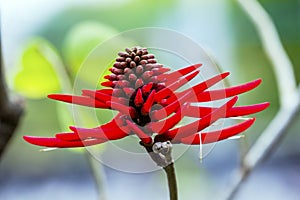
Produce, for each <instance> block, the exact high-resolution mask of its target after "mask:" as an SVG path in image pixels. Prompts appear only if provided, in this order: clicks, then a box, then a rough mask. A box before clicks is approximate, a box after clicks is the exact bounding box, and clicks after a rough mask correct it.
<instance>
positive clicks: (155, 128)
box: [146, 104, 187, 134]
mask: <svg viewBox="0 0 300 200" xmlns="http://www.w3.org/2000/svg"><path fill="white" fill-rule="evenodd" d="M186 107H187V104H185V105H183V106H182V108H181V109H178V111H177V112H176V113H175V114H174V115H173V116H171V117H169V118H167V119H166V120H163V121H159V122H151V123H149V124H148V125H147V126H146V128H149V129H150V130H151V131H152V132H155V133H159V134H163V133H165V132H166V131H168V130H169V129H171V128H173V127H174V126H175V125H176V124H178V123H179V122H180V120H181V119H182V118H183V117H184V115H183V114H182V110H185V109H186Z"/></svg>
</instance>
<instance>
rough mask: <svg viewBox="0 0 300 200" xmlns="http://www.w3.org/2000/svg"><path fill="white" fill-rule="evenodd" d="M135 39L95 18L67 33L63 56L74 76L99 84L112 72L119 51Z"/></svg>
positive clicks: (95, 84)
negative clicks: (109, 69) (105, 74)
mask: <svg viewBox="0 0 300 200" xmlns="http://www.w3.org/2000/svg"><path fill="white" fill-rule="evenodd" d="M133 44H134V42H133V41H132V40H128V39H126V38H124V37H122V36H120V35H117V31H116V30H115V29H113V28H112V27H109V26H107V25H104V24H101V23H99V22H95V21H85V22H81V23H79V24H77V25H75V26H74V27H73V28H72V29H71V30H70V31H69V33H68V34H67V36H66V39H65V42H64V46H63V55H64V58H65V60H66V63H67V67H68V69H69V71H70V72H71V74H72V78H74V79H75V77H76V78H79V79H80V80H82V81H84V82H85V83H87V84H89V85H92V86H93V87H94V86H97V85H98V83H99V78H101V77H103V75H104V73H110V72H108V71H107V70H108V68H109V67H110V65H112V64H113V61H114V59H115V58H116V56H117V53H118V52H119V51H121V50H124V48H125V47H127V46H129V47H130V46H132V45H133Z"/></svg>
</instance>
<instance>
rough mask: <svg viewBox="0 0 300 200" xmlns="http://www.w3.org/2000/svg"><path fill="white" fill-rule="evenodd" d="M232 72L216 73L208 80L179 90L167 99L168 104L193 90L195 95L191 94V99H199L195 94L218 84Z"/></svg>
mask: <svg viewBox="0 0 300 200" xmlns="http://www.w3.org/2000/svg"><path fill="white" fill-rule="evenodd" d="M229 74H230V73H229V72H225V73H222V74H219V75H216V76H214V77H212V78H210V79H208V80H206V81H203V82H201V83H199V84H197V85H195V86H193V87H191V88H189V89H187V90H185V91H183V92H179V93H177V94H176V93H175V94H174V95H172V96H171V97H170V98H168V99H167V100H166V104H170V103H172V102H173V101H175V100H176V98H177V96H181V95H184V94H186V93H188V92H192V94H193V95H191V101H197V100H196V99H197V97H196V96H195V95H198V94H199V95H200V94H202V92H203V91H204V90H206V89H208V88H209V87H212V86H213V85H215V84H217V83H218V82H220V81H221V80H223V79H224V78H226V77H227V76H228V75H229Z"/></svg>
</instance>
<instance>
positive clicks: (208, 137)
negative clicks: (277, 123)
mask: <svg viewBox="0 0 300 200" xmlns="http://www.w3.org/2000/svg"><path fill="white" fill-rule="evenodd" d="M254 121H255V118H253V119H248V120H247V121H244V122H241V123H239V124H236V125H234V126H230V127H227V128H224V129H222V130H217V131H211V132H204V133H199V134H194V135H191V136H189V137H185V138H181V139H180V142H181V143H183V144H200V143H202V144H208V143H212V142H217V141H220V140H225V139H227V138H229V137H232V136H234V135H237V134H239V133H241V132H243V131H245V130H247V129H248V128H249V127H250V126H251V125H252V124H253V123H254ZM200 135H201V141H200ZM175 142H176V141H175Z"/></svg>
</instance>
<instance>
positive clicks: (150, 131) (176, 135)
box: [24, 47, 269, 148]
mask: <svg viewBox="0 0 300 200" xmlns="http://www.w3.org/2000/svg"><path fill="white" fill-rule="evenodd" d="M199 67H201V64H195V65H192V66H188V67H185V68H183V69H180V70H177V71H175V72H168V71H170V69H169V68H166V67H164V66H163V65H162V64H158V63H157V62H156V60H155V58H154V55H152V54H149V53H148V51H147V49H145V48H137V47H134V48H132V49H128V48H127V49H126V52H121V53H119V57H118V58H117V59H116V62H115V63H114V65H113V67H112V68H111V69H110V71H111V72H112V74H110V75H108V76H105V78H106V79H107V80H108V81H107V82H103V83H101V85H102V86H106V87H108V88H109V89H101V90H82V95H81V96H74V95H65V94H52V95H49V96H48V97H49V98H51V99H55V100H59V101H64V102H68V103H73V104H78V105H83V106H89V107H95V108H101V109H112V110H117V111H119V113H118V114H117V115H116V117H114V118H113V119H112V121H110V122H109V123H107V124H103V125H101V126H99V127H96V128H92V129H87V128H79V127H74V126H71V127H70V129H71V131H72V132H70V133H58V134H56V135H55V137H51V138H42V137H34V136H24V139H25V140H26V141H27V142H29V143H31V144H35V145H39V146H45V147H59V148H65V147H83V146H88V145H95V144H100V143H103V142H106V141H108V140H117V139H121V138H124V137H126V136H128V135H133V134H135V135H137V136H138V137H139V138H140V140H141V142H142V143H143V144H145V145H147V144H149V145H151V144H153V142H165V141H170V142H171V143H173V144H175V143H184V144H200V143H202V144H206V143H211V142H217V141H219V140H224V139H227V138H229V137H231V136H234V135H236V134H239V133H241V132H243V131H245V130H246V129H248V128H249V127H250V126H251V125H252V124H253V122H254V121H255V118H250V119H247V120H245V121H243V122H241V123H239V124H236V125H233V126H230V127H226V128H223V129H221V130H214V131H210V132H206V131H203V130H204V129H205V128H207V127H209V126H211V125H212V124H213V123H214V122H216V121H217V120H219V119H221V118H229V117H236V116H245V115H249V114H253V113H257V112H260V111H262V110H264V109H265V108H267V107H268V106H269V103H267V102H266V103H260V104H254V105H248V106H234V105H235V103H236V102H237V99H238V97H237V95H239V94H241V93H244V92H248V91H250V90H252V89H254V88H255V87H257V86H258V85H259V84H260V83H261V80H260V79H258V80H254V81H251V82H248V83H245V84H242V85H238V86H233V87H229V88H225V89H218V90H208V88H210V87H212V86H213V85H215V84H216V83H218V82H220V81H222V80H223V79H224V78H226V77H227V76H228V75H229V72H225V73H222V74H220V75H216V76H214V77H212V78H210V79H208V80H206V81H204V82H201V83H199V84H197V85H195V86H193V87H191V88H189V89H186V90H183V91H178V89H179V88H180V87H181V86H183V85H185V84H186V83H188V82H189V81H190V80H192V79H193V78H194V77H196V76H197V74H198V73H199ZM167 72H168V73H167ZM226 98H230V99H229V100H228V101H227V102H226V103H224V104H223V105H222V106H220V107H207V106H196V105H192V103H198V102H211V101H215V100H219V99H226ZM185 116H186V117H194V118H197V120H196V121H195V122H192V123H190V124H187V125H183V126H181V127H175V125H177V124H178V123H179V122H180V121H181V120H182V118H183V117H185Z"/></svg>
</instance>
